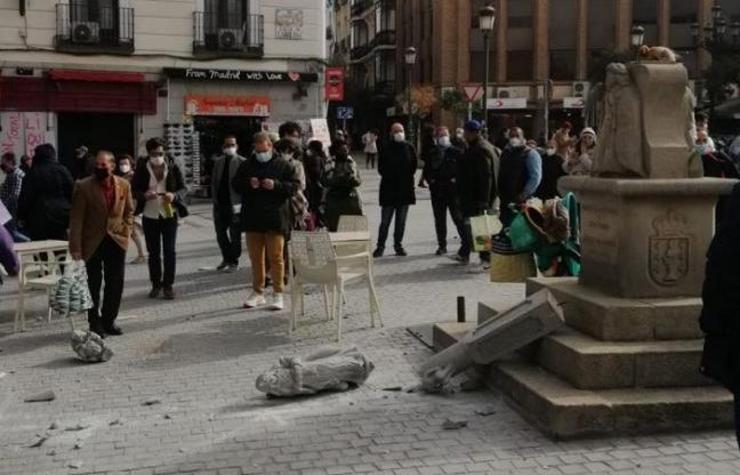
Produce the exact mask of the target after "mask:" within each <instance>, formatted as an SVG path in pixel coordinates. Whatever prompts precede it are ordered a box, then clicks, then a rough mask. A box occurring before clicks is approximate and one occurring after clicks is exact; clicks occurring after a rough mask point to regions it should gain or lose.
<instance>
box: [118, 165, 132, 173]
mask: <svg viewBox="0 0 740 475" xmlns="http://www.w3.org/2000/svg"><path fill="white" fill-rule="evenodd" d="M118 168H119V169H120V170H121V173H123V174H124V175H125V174H126V173H128V172H130V171H131V165H121V166H120V167H118Z"/></svg>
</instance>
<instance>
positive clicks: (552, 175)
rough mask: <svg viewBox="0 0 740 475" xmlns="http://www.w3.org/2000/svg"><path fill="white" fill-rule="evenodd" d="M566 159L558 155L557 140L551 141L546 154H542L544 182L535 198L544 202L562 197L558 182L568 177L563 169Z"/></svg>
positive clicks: (541, 183)
mask: <svg viewBox="0 0 740 475" xmlns="http://www.w3.org/2000/svg"><path fill="white" fill-rule="evenodd" d="M564 161H565V158H564V157H562V156H561V155H560V154H558V150H557V147H556V144H555V139H552V140H550V143H549V144H548V147H547V149H546V150H545V153H544V154H542V182H540V186H539V188H537V191H536V192H535V194H534V195H535V196H536V197H537V198H539V199H541V200H542V201H547V200H551V199H553V198H556V197H558V196H560V193H559V192H558V180H559V179H560V178H561V177H564V176H565V175H566V173H565V170H564V169H563V162H564Z"/></svg>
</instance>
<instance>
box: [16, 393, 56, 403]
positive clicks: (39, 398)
mask: <svg viewBox="0 0 740 475" xmlns="http://www.w3.org/2000/svg"><path fill="white" fill-rule="evenodd" d="M56 398H57V395H56V394H54V391H44V392H42V393H38V394H34V395H33V396H29V397H27V398H26V399H24V400H23V402H49V401H53V400H54V399H56Z"/></svg>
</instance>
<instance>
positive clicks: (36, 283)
mask: <svg viewBox="0 0 740 475" xmlns="http://www.w3.org/2000/svg"><path fill="white" fill-rule="evenodd" d="M44 258H45V260H43V259H44ZM71 262H72V260H71V258H70V256H69V254H64V255H61V256H57V255H55V253H54V252H53V251H43V252H40V253H38V254H34V255H33V256H29V257H28V258H27V260H25V261H24V262H23V264H22V266H21V272H20V274H19V275H18V293H19V294H20V295H19V296H18V309H17V310H16V313H15V330H16V331H18V328H19V326H20V328H21V329H25V328H26V291H29V290H45V291H46V296H47V299H46V302H47V306H48V305H49V299H48V297H49V294H50V293H51V290H52V289H53V288H54V286H55V285H57V282H59V279H61V278H62V274H63V267H64V265H66V264H70V263H71ZM52 314H53V310H52V309H51V307H48V310H47V313H46V319H47V321H48V323H51V316H52Z"/></svg>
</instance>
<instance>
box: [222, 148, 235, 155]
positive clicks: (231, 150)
mask: <svg viewBox="0 0 740 475" xmlns="http://www.w3.org/2000/svg"><path fill="white" fill-rule="evenodd" d="M224 154H226V155H228V156H229V157H233V156H234V155H236V147H226V148H224Z"/></svg>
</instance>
